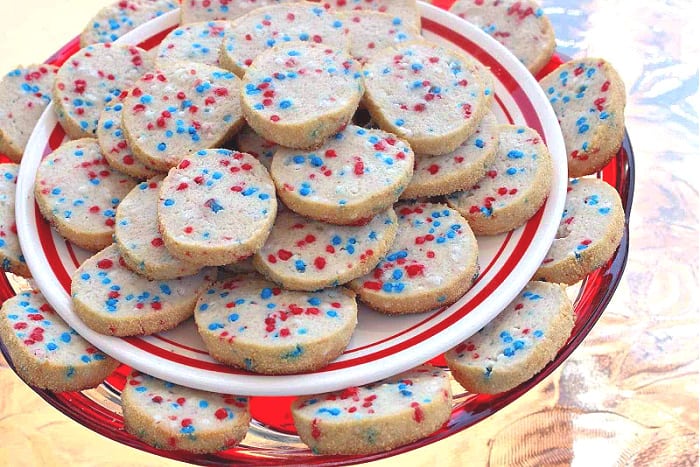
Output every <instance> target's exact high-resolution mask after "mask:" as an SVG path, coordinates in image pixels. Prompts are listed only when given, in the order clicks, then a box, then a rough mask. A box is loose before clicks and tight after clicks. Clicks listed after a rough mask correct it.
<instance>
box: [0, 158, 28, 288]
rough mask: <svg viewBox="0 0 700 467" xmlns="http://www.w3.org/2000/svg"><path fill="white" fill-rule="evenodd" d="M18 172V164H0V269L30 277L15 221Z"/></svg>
mask: <svg viewBox="0 0 700 467" xmlns="http://www.w3.org/2000/svg"><path fill="white" fill-rule="evenodd" d="M18 173H19V165H18V164H12V163H7V164H0V269H1V270H2V271H5V272H11V273H13V274H19V275H20V276H23V277H31V272H30V271H29V267H28V266H27V262H26V261H25V259H24V254H22V249H21V248H20V246H19V237H17V224H16V222H15V198H16V196H15V194H16V191H17V174H18Z"/></svg>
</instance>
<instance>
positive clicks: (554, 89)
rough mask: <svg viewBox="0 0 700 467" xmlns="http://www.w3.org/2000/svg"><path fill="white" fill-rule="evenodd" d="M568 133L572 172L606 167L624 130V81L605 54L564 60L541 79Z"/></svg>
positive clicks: (585, 172)
mask: <svg viewBox="0 0 700 467" xmlns="http://www.w3.org/2000/svg"><path fill="white" fill-rule="evenodd" d="M540 85H541V86H542V89H544V92H545V95H546V96H547V97H548V98H549V102H550V103H551V104H552V108H553V109H554V113H555V114H556V115H557V119H558V120H559V124H560V125H561V128H562V133H563V134H564V143H565V144H566V152H567V157H568V165H569V177H570V178H574V177H582V176H584V175H589V174H592V173H595V172H597V171H598V170H600V169H602V168H603V167H604V166H605V165H607V163H608V162H610V160H611V159H612V158H613V157H614V156H615V154H616V153H617V151H618V149H619V148H620V145H621V144H622V138H623V137H624V133H625V122H624V110H625V101H626V96H625V84H624V83H623V81H622V79H621V78H620V75H618V73H617V71H615V69H614V68H613V67H612V65H610V64H609V63H608V62H606V61H605V60H603V59H600V58H583V59H579V60H573V61H571V62H568V63H564V64H563V65H561V66H560V67H559V68H557V69H556V70H554V71H552V72H551V73H550V74H548V75H547V76H545V77H544V78H542V80H540Z"/></svg>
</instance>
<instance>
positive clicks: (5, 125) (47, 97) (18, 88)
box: [0, 64, 58, 162]
mask: <svg viewBox="0 0 700 467" xmlns="http://www.w3.org/2000/svg"><path fill="white" fill-rule="evenodd" d="M57 71H58V67H55V66H53V65H43V64H42V65H29V66H27V67H19V68H17V69H15V70H12V71H11V72H9V73H8V74H6V75H5V76H3V78H2V80H0V153H1V154H5V155H6V156H7V157H8V158H10V160H12V161H14V162H19V161H21V160H22V155H23V154H24V148H25V147H26V146H27V141H28V140H29V135H31V134H32V131H33V130H34V126H35V125H36V122H37V121H39V117H41V114H42V113H43V112H44V109H46V107H47V106H48V105H49V102H51V89H53V85H54V81H55V80H56V72H57Z"/></svg>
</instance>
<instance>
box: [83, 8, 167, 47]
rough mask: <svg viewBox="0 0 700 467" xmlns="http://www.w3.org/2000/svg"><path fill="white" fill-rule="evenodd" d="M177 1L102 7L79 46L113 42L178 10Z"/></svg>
mask: <svg viewBox="0 0 700 467" xmlns="http://www.w3.org/2000/svg"><path fill="white" fill-rule="evenodd" d="M178 6H179V5H178V2H177V0H118V1H115V2H114V3H112V4H110V5H106V6H105V7H103V8H102V9H101V10H100V11H99V12H97V14H96V15H95V16H94V17H93V18H92V19H91V20H90V22H89V23H88V24H87V25H86V26H85V29H84V30H83V32H82V33H81V34H80V46H81V47H85V46H86V45H89V44H94V43H96V42H114V41H116V40H117V39H119V38H120V37H121V36H123V35H124V34H126V33H127V32H129V31H131V30H133V29H136V28H137V27H138V26H141V25H142V24H144V23H146V22H147V21H149V20H152V19H153V18H157V17H158V16H160V15H162V14H163V13H167V12H169V11H171V10H174V9H176V8H178Z"/></svg>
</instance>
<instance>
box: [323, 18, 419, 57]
mask: <svg viewBox="0 0 700 467" xmlns="http://www.w3.org/2000/svg"><path fill="white" fill-rule="evenodd" d="M337 16H338V18H340V20H341V21H342V22H343V24H344V25H345V28H346V29H347V31H348V35H349V37H350V55H352V56H353V58H354V59H355V60H357V61H358V62H360V63H362V64H365V63H367V60H368V59H369V58H370V57H371V56H372V55H374V54H375V53H377V52H379V51H380V50H382V49H384V48H386V47H389V46H391V45H397V44H400V43H401V42H407V41H414V40H418V39H421V35H420V30H419V29H418V28H416V27H415V25H413V24H404V22H403V20H402V19H401V18H400V17H399V16H391V15H388V14H386V13H379V12H376V11H370V10H364V11H352V12H343V13H338V14H337Z"/></svg>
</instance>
